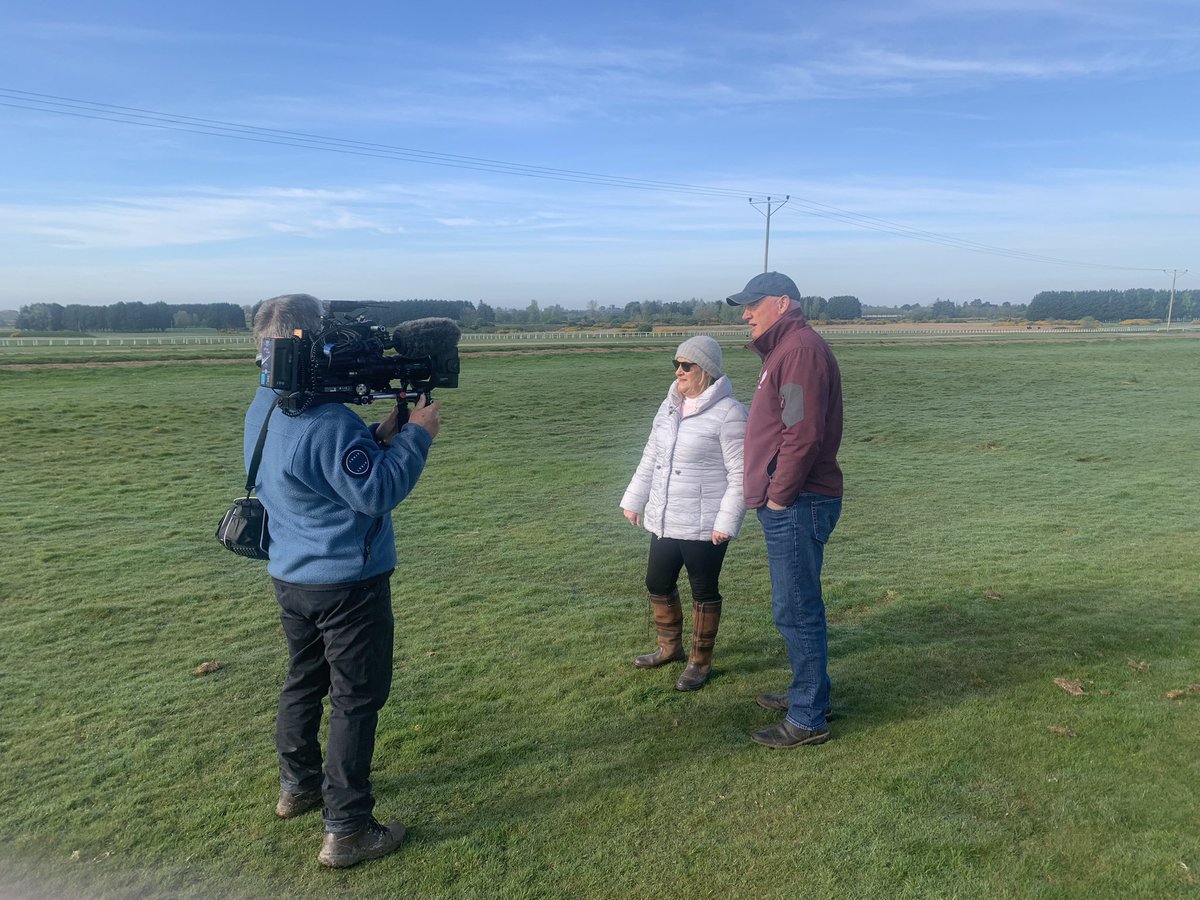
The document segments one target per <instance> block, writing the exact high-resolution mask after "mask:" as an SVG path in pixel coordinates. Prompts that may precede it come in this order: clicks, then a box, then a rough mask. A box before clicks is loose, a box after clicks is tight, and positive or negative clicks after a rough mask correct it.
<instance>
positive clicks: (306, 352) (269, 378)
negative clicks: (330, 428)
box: [259, 300, 462, 416]
mask: <svg viewBox="0 0 1200 900" xmlns="http://www.w3.org/2000/svg"><path fill="white" fill-rule="evenodd" d="M370 305H371V304H368V303H357V302H354V301H349V300H333V301H331V302H330V303H329V304H328V309H327V311H326V313H325V315H323V316H322V317H321V323H320V326H319V327H318V329H317V331H316V332H315V333H312V334H306V333H304V332H302V331H297V332H296V334H295V336H293V337H288V338H268V339H267V340H264V341H263V348H262V365H261V372H260V373H259V384H261V385H262V386H263V387H268V388H271V389H272V390H275V391H278V392H280V393H281V394H283V396H284V400H283V403H282V404H281V406H280V408H281V409H282V410H283V411H284V412H285V413H286V414H287V415H292V416H295V415H299V414H300V413H302V412H304V411H305V410H306V409H308V408H309V407H310V406H312V405H313V404H316V403H360V404H364V403H373V402H374V401H376V400H383V399H395V400H396V401H397V402H398V403H399V402H401V401H407V400H415V399H416V398H417V397H419V396H421V395H424V396H425V398H426V400H428V398H429V393H430V391H432V390H433V389H434V388H435V387H437V388H456V387H458V370H459V360H458V339H459V337H460V336H461V334H462V332H461V330H460V329H459V327H458V324H457V323H456V322H455V321H454V320H453V319H440V318H427V319H414V320H413V321H410V322H401V323H400V324H399V325H398V326H396V328H395V329H394V330H393V331H389V330H388V328H387V327H386V326H382V325H377V324H376V323H375V322H372V321H371V320H369V319H367V318H365V317H364V316H362V315H358V314H356V311H357V310H359V309H362V308H363V307H364V306H370ZM388 351H394V352H391V353H389V352H388Z"/></svg>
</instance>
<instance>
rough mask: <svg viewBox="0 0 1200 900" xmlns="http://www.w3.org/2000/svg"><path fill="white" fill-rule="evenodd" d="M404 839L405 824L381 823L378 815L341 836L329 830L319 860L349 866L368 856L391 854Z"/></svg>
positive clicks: (342, 867)
mask: <svg viewBox="0 0 1200 900" xmlns="http://www.w3.org/2000/svg"><path fill="white" fill-rule="evenodd" d="M402 840H404V826H403V825H402V824H401V823H399V822H392V823H391V824H389V825H381V824H380V823H379V822H376V821H375V819H374V818H372V819H371V824H369V825H368V826H367V827H366V828H364V829H362V830H361V831H356V832H354V833H353V834H347V835H342V836H340V837H339V836H338V835H336V834H329V833H328V832H326V833H325V840H323V841H322V842H321V852H320V853H318V854H317V862H319V863H320V864H321V865H323V866H329V867H330V868H331V869H345V868H347V867H348V866H353V865H356V864H357V863H360V862H362V861H363V860H364V859H378V858H379V857H381V856H387V854H389V853H391V852H392V851H393V850H395V849H396V848H397V847H399V846H400V842H401V841H402Z"/></svg>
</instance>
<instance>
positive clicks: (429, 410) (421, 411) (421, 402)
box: [380, 394, 442, 438]
mask: <svg viewBox="0 0 1200 900" xmlns="http://www.w3.org/2000/svg"><path fill="white" fill-rule="evenodd" d="M439 409H440V406H439V405H438V402H437V401H436V400H434V401H433V402H432V403H431V402H429V399H428V398H427V397H426V396H425V395H424V394H422V395H421V397H420V399H418V400H417V405H416V406H414V407H413V408H412V409H410V410H409V411H408V421H409V422H410V423H411V424H413V425H420V426H421V427H422V428H424V429H425V430H426V431H428V432H429V436H430V437H431V438H435V437H437V435H438V429H439V428H441V427H442V419H441V416H440V414H439V413H438V410H439ZM380 427H381V428H382V427H383V426H380Z"/></svg>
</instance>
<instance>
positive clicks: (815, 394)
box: [742, 309, 842, 509]
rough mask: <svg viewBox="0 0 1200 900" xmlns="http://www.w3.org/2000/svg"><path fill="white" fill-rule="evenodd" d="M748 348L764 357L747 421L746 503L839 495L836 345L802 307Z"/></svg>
mask: <svg viewBox="0 0 1200 900" xmlns="http://www.w3.org/2000/svg"><path fill="white" fill-rule="evenodd" d="M746 347H747V348H748V349H750V350H753V351H754V352H755V353H757V354H758V355H759V356H760V357H762V361H763V367H762V374H761V375H760V376H759V378H758V387H757V389H756V390H755V392H754V400H753V402H752V403H751V404H750V420H749V422H747V424H746V454H745V464H746V469H745V475H744V477H743V481H742V490H743V493H744V494H745V496H746V505H747V506H748V507H750V508H751V509H758V508H760V507H763V506H766V505H767V501H768V500H773V501H774V502H776V503H778V504H780V505H782V506H791V505H792V503H794V502H795V500H796V497H797V495H798V494H800V492H801V491H808V492H810V493H813V494H824V495H826V496H828V497H840V496H841V495H842V470H841V469H840V468H839V467H838V463H837V452H838V447H839V446H840V445H841V443H842V374H841V372H840V371H839V370H838V364H837V360H836V359H835V358H834V356H833V351H832V350H830V349H829V345H828V344H827V343H825V339H824V338H823V337H821V336H820V335H819V334H817V333H816V332H815V331H813V329H812V326H811V325H809V324H808V322H807V321H806V320H805V318H804V314H803V313H802V312H801V311H800V310H798V309H794V310H791V311H790V312H787V313H785V314H784V315H783V316H782V317H781V318H780V319H779V321H778V322H776V323H775V324H774V325H772V326H771V327H770V328H769V329H767V331H766V332H765V333H764V334H762V335H761V336H760V337H759V338H758V339H757V340H753V341H751V342H750V343H749V344H747V345H746Z"/></svg>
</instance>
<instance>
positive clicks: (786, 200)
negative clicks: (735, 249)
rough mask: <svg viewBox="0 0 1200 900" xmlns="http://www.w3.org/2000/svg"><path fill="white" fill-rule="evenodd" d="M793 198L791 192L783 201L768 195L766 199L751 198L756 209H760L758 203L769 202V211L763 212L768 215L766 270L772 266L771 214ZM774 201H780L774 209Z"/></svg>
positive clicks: (764, 248)
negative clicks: (769, 260) (769, 262)
mask: <svg viewBox="0 0 1200 900" xmlns="http://www.w3.org/2000/svg"><path fill="white" fill-rule="evenodd" d="M791 199H792V195H791V194H788V195H787V196H786V197H784V198H783V200H782V201H776V200H774V199H773V198H771V197H767V198H766V199H765V200H755V199H754V198H753V197H751V198H750V205H751V206H753V207H754V208H755V209H758V205H759V204H760V203H765V204H767V211H766V212H765V213H763V215H765V216H766V217H767V241H766V244H764V245H763V271H764V272H769V271H770V268H769V267H768V266H767V260H768V259H769V258H770V255H771V216H772V215H773V213H777V212H779V210H781V209H783V207H784V206H786V205H787V202H788V201H789V200H791ZM772 203H778V205H777V206H776V207H775V209H774V210H772V209H771V204H772ZM758 211H759V212H760V213H761V212H762V210H761V209H759V210H758Z"/></svg>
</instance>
